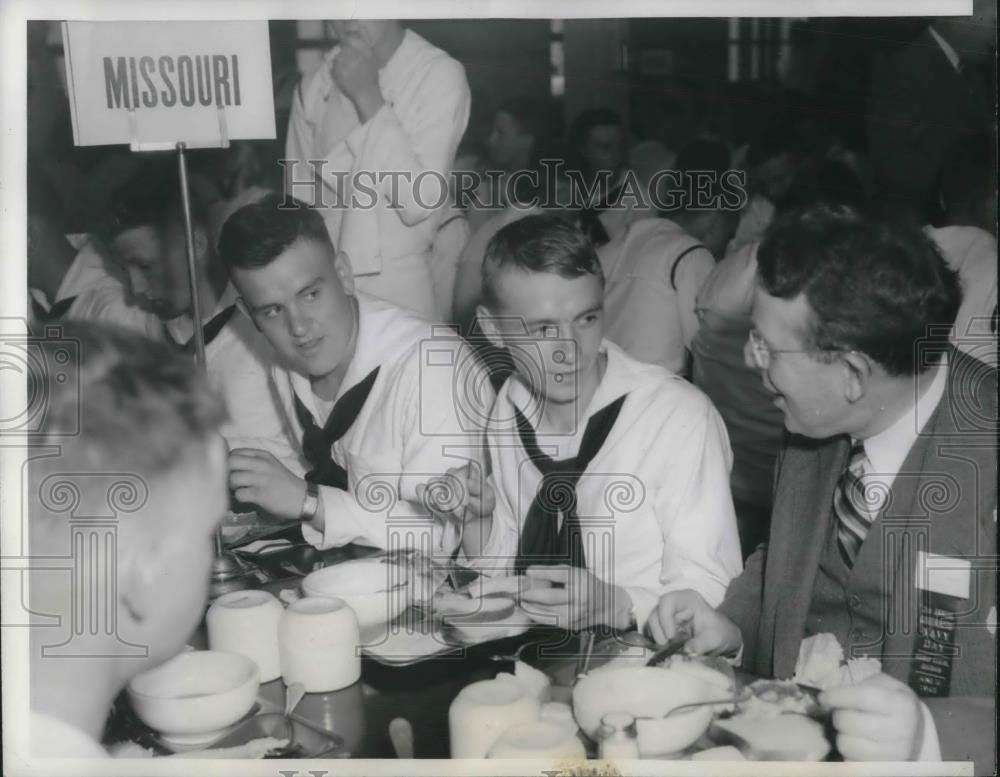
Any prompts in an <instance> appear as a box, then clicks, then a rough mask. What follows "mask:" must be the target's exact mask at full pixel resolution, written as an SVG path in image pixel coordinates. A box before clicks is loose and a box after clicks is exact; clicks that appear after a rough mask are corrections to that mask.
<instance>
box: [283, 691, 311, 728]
mask: <svg viewBox="0 0 1000 777" xmlns="http://www.w3.org/2000/svg"><path fill="white" fill-rule="evenodd" d="M305 695H306V687H305V686H304V685H303V684H302V683H292V684H291V685H289V686H288V688H287V689H286V690H285V720H286V721H288V724H289V725H291V720H289V718H290V717H291V716H292V713H293V712H295V708H296V707H298V706H299V702H300V701H302V697H303V696H305Z"/></svg>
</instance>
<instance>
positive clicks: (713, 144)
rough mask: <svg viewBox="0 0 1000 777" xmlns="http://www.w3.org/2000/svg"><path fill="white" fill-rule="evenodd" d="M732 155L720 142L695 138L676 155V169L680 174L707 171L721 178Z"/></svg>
mask: <svg viewBox="0 0 1000 777" xmlns="http://www.w3.org/2000/svg"><path fill="white" fill-rule="evenodd" d="M731 159H732V153H731V152H730V150H729V146H727V145H726V144H725V143H724V142H722V141H721V140H717V139H714V138H697V139H695V140H692V141H691V142H690V143H688V144H687V145H685V146H684V148H682V149H681V150H680V151H679V152H678V153H677V161H676V162H675V163H674V166H675V167H676V169H677V170H678V171H680V172H682V173H685V172H687V173H690V172H693V171H708V172H712V173H715V174H716V175H719V176H721V175H722V173H724V172H725V171H726V170H728V169H729V166H730V161H731Z"/></svg>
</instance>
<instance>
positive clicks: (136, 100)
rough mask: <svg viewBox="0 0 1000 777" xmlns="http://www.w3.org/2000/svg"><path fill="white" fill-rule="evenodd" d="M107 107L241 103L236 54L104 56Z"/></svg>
mask: <svg viewBox="0 0 1000 777" xmlns="http://www.w3.org/2000/svg"><path fill="white" fill-rule="evenodd" d="M104 87H105V92H106V94H107V98H108V109H109V110H113V109H122V110H133V109H135V108H156V107H157V106H164V107H167V108H170V107H172V106H174V105H178V104H179V105H183V106H185V107H190V106H192V105H195V104H196V103H197V104H199V105H206V106H207V105H217V106H219V107H225V106H229V105H239V104H240V68H239V57H237V56H236V55H235V54H234V55H224V54H201V55H197V56H188V55H182V56H178V57H171V56H161V57H159V58H158V59H154V58H153V57H104Z"/></svg>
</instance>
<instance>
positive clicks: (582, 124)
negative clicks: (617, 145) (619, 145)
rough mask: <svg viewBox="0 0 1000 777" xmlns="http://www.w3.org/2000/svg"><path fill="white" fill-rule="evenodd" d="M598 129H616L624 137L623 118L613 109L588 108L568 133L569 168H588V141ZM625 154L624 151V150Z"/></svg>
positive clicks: (573, 123) (571, 125)
mask: <svg viewBox="0 0 1000 777" xmlns="http://www.w3.org/2000/svg"><path fill="white" fill-rule="evenodd" d="M598 127H614V128H617V129H619V130H620V131H621V132H622V134H623V135H624V132H625V125H624V123H623V122H622V117H621V116H620V115H619V114H618V112H617V111H614V110H612V109H611V108H588V109H587V110H585V111H583V112H581V113H580V114H579V115H577V117H576V118H575V119H573V122H572V123H571V124H570V126H569V131H568V132H567V152H568V157H569V158H568V159H567V162H568V166H569V167H570V169H578V170H584V169H586V168H587V164H588V159H587V141H588V139H589V137H590V133H591V132H592V131H593V130H595V129H597V128H598ZM622 152H624V149H622Z"/></svg>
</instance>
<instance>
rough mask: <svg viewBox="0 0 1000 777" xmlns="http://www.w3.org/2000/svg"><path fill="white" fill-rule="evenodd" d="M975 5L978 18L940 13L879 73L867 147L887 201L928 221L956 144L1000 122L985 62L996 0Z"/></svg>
mask: <svg viewBox="0 0 1000 777" xmlns="http://www.w3.org/2000/svg"><path fill="white" fill-rule="evenodd" d="M973 11H974V13H973V16H972V18H969V17H965V18H962V17H958V18H956V17H944V18H941V19H936V20H934V22H933V23H932V24H930V25H929V26H928V27H927V29H925V30H924V31H923V32H922V33H921V34H920V35H918V36H917V37H916V39H914V40H913V41H912V42H910V43H908V44H907V45H906V46H903V47H902V48H900V49H899V50H898V51H894V52H892V53H890V54H887V55H886V56H885V57H884V58H883V59H882V60H881V61H880V62H878V64H877V65H876V67H875V69H874V71H873V73H872V78H871V85H870V87H869V90H868V155H869V158H870V159H871V163H872V168H873V173H874V178H875V186H876V188H877V189H878V191H879V193H880V194H881V197H880V202H881V203H882V204H884V205H885V207H886V208H888V209H890V210H891V211H893V212H898V213H905V214H909V215H910V216H912V217H913V218H916V219H917V220H919V221H920V222H921V223H926V222H927V221H934V222H935V223H938V220H939V219H940V216H941V209H940V204H939V203H938V201H937V200H938V196H939V190H938V187H939V181H940V177H941V175H942V172H943V167H944V165H945V157H946V153H947V151H948V149H949V148H950V147H951V145H952V144H953V143H955V142H961V141H962V140H964V139H967V138H969V137H971V136H973V135H975V134H976V133H978V132H982V131H985V130H988V129H989V128H990V127H992V126H994V125H995V119H994V118H993V117H994V112H993V98H992V97H990V95H991V94H994V89H995V85H994V84H989V83H987V82H988V81H990V80H991V79H990V76H988V75H986V74H985V70H984V71H983V72H980V68H979V67H978V65H979V63H980V62H988V61H990V57H989V54H990V51H991V49H992V47H993V42H994V41H995V36H996V3H995V2H992V0H982V2H981V1H980V0H976V2H975V3H974V8H973ZM990 69H991V68H990ZM991 86H992V88H991ZM987 163H988V160H986V159H984V160H983V164H984V165H985V164H987Z"/></svg>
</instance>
